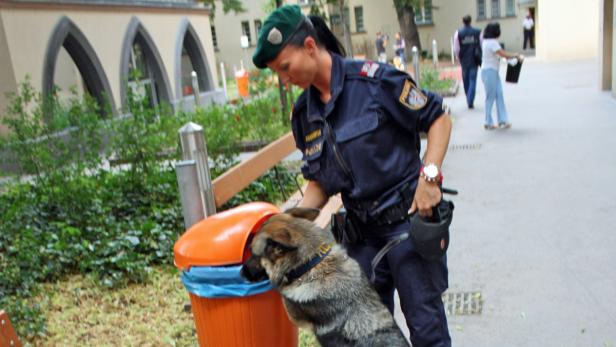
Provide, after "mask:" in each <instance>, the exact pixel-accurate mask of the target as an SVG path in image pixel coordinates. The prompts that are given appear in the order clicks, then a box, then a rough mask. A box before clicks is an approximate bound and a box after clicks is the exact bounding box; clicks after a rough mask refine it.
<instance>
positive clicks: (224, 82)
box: [220, 61, 229, 101]
mask: <svg viewBox="0 0 616 347" xmlns="http://www.w3.org/2000/svg"><path fill="white" fill-rule="evenodd" d="M220 75H221V76H222V89H224V91H225V101H226V100H228V99H229V95H228V94H227V72H226V71H225V63H224V62H222V61H221V62H220Z"/></svg>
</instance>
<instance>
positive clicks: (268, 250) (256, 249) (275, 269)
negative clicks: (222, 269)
mask: <svg viewBox="0 0 616 347" xmlns="http://www.w3.org/2000/svg"><path fill="white" fill-rule="evenodd" d="M318 215H319V210H317V209H311V208H293V209H290V210H287V211H285V212H284V213H281V214H277V215H274V216H273V217H271V218H270V219H268V220H267V221H266V222H265V223H263V225H262V226H261V228H260V229H259V231H257V233H256V235H255V237H254V239H253V240H252V244H251V250H252V256H251V257H250V259H248V260H247V261H246V263H245V264H244V266H243V267H242V275H243V276H244V277H245V278H246V279H248V280H249V281H252V282H257V281H261V280H265V279H266V278H269V279H270V280H271V281H272V284H273V285H274V286H277V287H279V286H280V285H281V284H283V283H285V281H286V275H287V274H288V273H289V272H290V271H291V270H293V269H295V268H297V267H298V266H300V265H302V264H304V263H305V262H307V261H308V260H310V259H311V258H312V257H314V255H315V254H316V253H317V252H318V251H319V247H321V246H322V245H323V244H330V243H332V242H333V237H332V235H331V233H330V232H328V231H326V230H323V229H321V228H319V227H318V226H316V224H314V223H312V221H314V220H315V219H316V218H317V216H318Z"/></svg>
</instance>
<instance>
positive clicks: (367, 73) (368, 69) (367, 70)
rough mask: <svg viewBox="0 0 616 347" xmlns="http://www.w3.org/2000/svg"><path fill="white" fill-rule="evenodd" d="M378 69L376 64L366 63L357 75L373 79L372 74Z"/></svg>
mask: <svg viewBox="0 0 616 347" xmlns="http://www.w3.org/2000/svg"><path fill="white" fill-rule="evenodd" d="M378 69H379V64H378V63H375V62H372V61H367V62H365V63H364V66H362V67H361V71H359V75H360V76H364V77H370V78H373V77H374V74H375V73H376V70H378Z"/></svg>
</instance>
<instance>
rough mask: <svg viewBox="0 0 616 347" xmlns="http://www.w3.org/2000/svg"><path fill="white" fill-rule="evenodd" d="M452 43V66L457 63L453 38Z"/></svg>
mask: <svg viewBox="0 0 616 347" xmlns="http://www.w3.org/2000/svg"><path fill="white" fill-rule="evenodd" d="M450 41H451V65H454V64H455V63H456V60H455V55H456V52H455V51H454V47H453V46H454V44H453V37H452V38H451V40H450Z"/></svg>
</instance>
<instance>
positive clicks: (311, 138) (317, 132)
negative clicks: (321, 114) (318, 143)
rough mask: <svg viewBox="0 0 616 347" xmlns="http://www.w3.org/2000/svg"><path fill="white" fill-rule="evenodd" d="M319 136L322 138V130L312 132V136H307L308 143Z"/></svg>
mask: <svg viewBox="0 0 616 347" xmlns="http://www.w3.org/2000/svg"><path fill="white" fill-rule="evenodd" d="M319 136H321V129H317V130H315V131H313V132H311V133H310V134H308V135H306V142H310V141H312V140H314V139H316V138H317V137H319Z"/></svg>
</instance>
